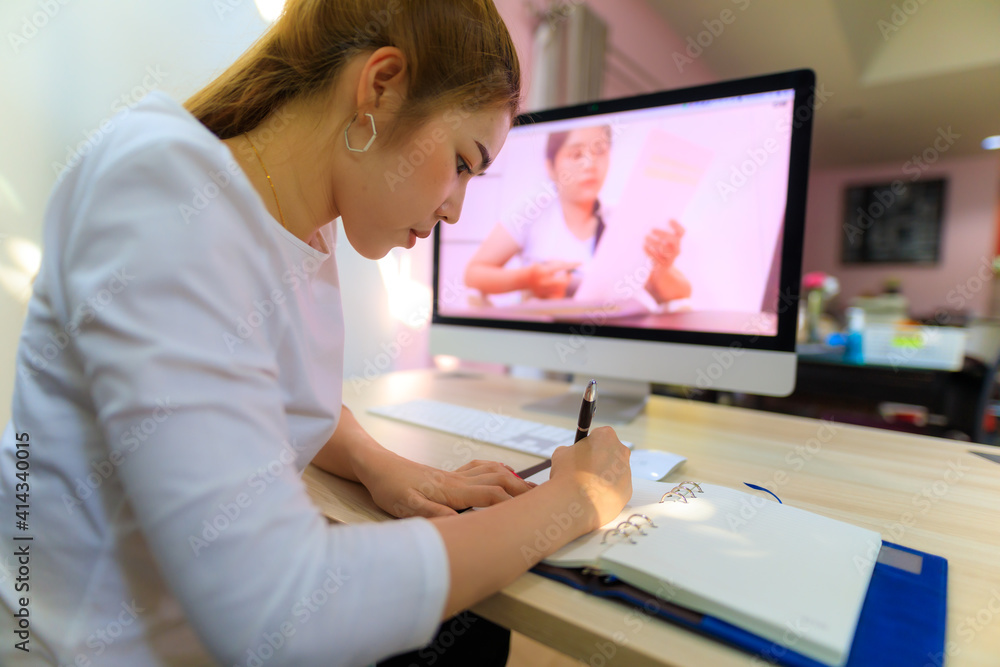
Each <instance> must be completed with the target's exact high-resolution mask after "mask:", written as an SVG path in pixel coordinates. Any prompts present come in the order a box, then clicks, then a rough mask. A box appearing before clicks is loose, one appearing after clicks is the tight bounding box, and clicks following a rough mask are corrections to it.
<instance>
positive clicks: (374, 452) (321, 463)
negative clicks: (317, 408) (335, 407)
mask: <svg viewBox="0 0 1000 667" xmlns="http://www.w3.org/2000/svg"><path fill="white" fill-rule="evenodd" d="M387 453H388V452H387V450H386V449H385V448H384V447H382V445H380V444H379V443H378V442H377V441H376V440H375V438H373V437H371V436H370V435H369V434H368V432H367V431H365V430H364V428H362V427H361V424H359V423H358V420H357V419H355V418H354V413H352V412H351V411H350V410H349V409H348V408H347V406H346V405H345V406H343V407H342V409H341V411H340V420H339V421H338V422H337V430H336V431H334V433H333V435H332V436H331V437H330V439H329V440H327V442H326V444H325V445H323V448H322V449H321V450H319V452H318V453H317V454H316V456H315V457H314V458H313V460H312V463H313V465H315V466H316V467H317V468H320V469H321V470H325V471H326V472H328V473H331V474H334V475H336V476H337V477H343V478H344V479H349V480H351V481H352V482H360V481H361V478H360V477H359V476H358V469H359V467H360V464H361V462H362V461H363V460H364V459H367V458H371V457H372V456H378V455H383V454H387Z"/></svg>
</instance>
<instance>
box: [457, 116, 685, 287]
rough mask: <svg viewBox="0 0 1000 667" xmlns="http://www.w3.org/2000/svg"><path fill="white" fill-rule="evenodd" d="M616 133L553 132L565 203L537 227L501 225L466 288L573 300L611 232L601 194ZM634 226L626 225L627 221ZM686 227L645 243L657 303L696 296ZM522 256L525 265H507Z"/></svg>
mask: <svg viewBox="0 0 1000 667" xmlns="http://www.w3.org/2000/svg"><path fill="white" fill-rule="evenodd" d="M610 151H611V127H610V126H608V125H599V126H595V127H585V128H577V129H574V130H570V131H568V132H553V133H552V134H550V135H549V137H548V141H547V143H546V148H545V163H546V168H547V171H548V175H549V178H550V179H551V180H552V182H553V183H554V184H555V187H556V191H557V193H558V197H557V198H555V199H554V201H553V203H552V204H551V205H550V206H548V207H546V208H545V209H544V210H543V211H542V213H541V215H539V216H538V217H537V218H535V219H534V220H531V221H527V222H526V221H525V220H524V218H523V217H519V218H518V219H517V220H515V221H504V222H500V223H498V224H497V225H496V226H495V227H494V228H493V230H492V231H491V232H490V234H489V236H487V237H486V239H485V240H484V241H483V243H482V244H481V245H480V246H479V249H478V250H477V251H476V254H475V255H473V257H472V259H471V260H470V261H469V265H468V267H467V268H466V272H465V282H466V284H467V285H468V286H469V287H472V288H473V289H477V290H479V291H480V292H481V293H482V294H484V295H490V294H500V293H505V292H513V291H523V292H524V295H525V298H537V299H559V298H563V297H572V296H573V294H574V293H575V291H576V288H577V286H578V285H579V284H580V280H581V278H582V276H583V275H584V274H585V272H586V270H587V265H588V264H589V262H590V260H591V258H592V257H593V255H594V252H595V251H596V249H597V246H598V244H599V243H600V240H601V235H602V234H603V233H604V230H605V216H606V213H605V212H604V211H603V210H602V208H601V202H600V199H599V195H600V192H601V189H602V188H603V187H604V181H605V179H606V178H607V175H608V165H609V160H610ZM621 222H622V224H627V221H621ZM683 235H684V228H683V227H682V226H681V225H680V223H678V222H677V221H676V220H671V221H670V222H669V230H668V229H653V230H652V231H651V232H650V233H649V234H648V235H647V236H646V237H645V239H644V240H643V249H644V251H645V253H646V255H647V256H648V257H649V258H650V259H651V260H652V268H651V270H650V274H649V279H648V281H647V282H646V285H645V287H646V290H647V291H648V292H649V293H650V295H652V296H653V298H655V299H656V300H657V301H658V302H660V303H665V302H668V301H671V300H674V299H684V298H687V297H689V296H690V295H691V285H690V283H689V282H688V280H687V278H685V277H684V275H683V274H682V273H681V272H680V271H679V270H678V269H677V268H676V267H675V266H674V260H676V259H677V256H678V255H679V254H680V242H681V237H683ZM515 257H517V258H519V260H520V262H519V264H520V265H519V266H517V267H515V268H508V267H507V263H508V262H510V260H511V259H513V258H515Z"/></svg>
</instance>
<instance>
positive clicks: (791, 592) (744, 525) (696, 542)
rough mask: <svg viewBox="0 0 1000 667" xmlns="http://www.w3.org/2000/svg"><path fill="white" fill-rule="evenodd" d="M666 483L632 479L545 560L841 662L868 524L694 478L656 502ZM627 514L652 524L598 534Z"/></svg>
mask: <svg viewBox="0 0 1000 667" xmlns="http://www.w3.org/2000/svg"><path fill="white" fill-rule="evenodd" d="M673 487H674V484H672V483H658V482H645V481H643V480H634V481H633V495H632V500H631V501H630V503H629V507H626V509H625V510H624V511H623V512H622V513H621V514H620V515H619V516H618V517H616V518H615V520H614V521H611V522H609V523H608V524H607V525H605V526H603V527H602V529H601V530H598V531H595V532H593V533H590V534H588V535H585V536H583V537H581V538H579V539H577V540H575V541H574V542H571V543H570V544H568V545H567V546H566V547H564V548H563V549H560V550H559V551H557V552H556V553H555V554H553V555H552V556H551V557H550V558H547V559H545V562H546V563H550V564H553V565H561V566H563V567H582V566H585V565H589V566H594V567H597V568H599V569H601V570H604V571H606V572H609V573H612V574H614V575H615V576H617V577H618V578H619V579H621V580H623V581H625V582H627V583H630V584H632V585H633V586H636V587H637V588H641V589H643V590H645V591H648V592H650V593H653V594H655V595H658V596H660V597H663V598H664V599H666V600H669V601H671V602H675V603H676V604H679V605H681V606H683V607H687V608H689V609H694V610H696V611H700V612H702V613H705V614H709V615H711V616H714V617H716V618H719V619H722V620H725V621H727V622H729V623H732V624H733V625H736V626H738V627H741V628H744V629H746V630H749V631H750V632H753V633H755V634H757V635H759V636H761V637H764V638H765V639H768V640H770V641H774V642H775V643H777V644H780V645H782V646H786V647H789V648H792V649H794V650H796V651H798V652H799V653H802V654H803V655H806V656H808V657H811V658H814V659H816V660H819V661H820V662H824V663H826V664H830V665H843V664H844V663H845V662H846V661H847V657H848V654H849V652H850V647H851V644H852V642H853V638H854V631H855V628H856V627H857V622H858V616H859V615H860V613H861V606H862V604H863V602H864V598H865V594H866V593H867V590H868V583H869V581H870V580H871V574H872V569H873V568H874V565H875V564H874V562H873V560H872V559H870V558H868V557H867V554H869V553H871V547H872V545H878V544H881V536H880V535H879V534H878V533H877V532H874V531H870V530H867V529H864V528H859V527H857V526H853V525H851V524H848V523H844V522H842V521H836V520H834V519H829V518H827V517H824V516H821V515H819V514H814V513H812V512H807V511H805V510H801V509H798V508H795V507H791V506H789V505H782V504H779V503H778V502H776V501H775V500H773V499H770V498H768V497H766V496H765V495H764V494H759V493H754V494H750V493H746V492H743V491H737V490H735V489H730V488H728V487H724V486H717V485H713V484H701V488H702V489H703V491H704V493H698V494H696V497H695V498H692V499H690V500H689V502H687V503H684V502H672V501H667V502H664V503H660V502H659V499H660V497H661V496H662V495H663V493H665V492H666V491H669V490H670V489H671V488H673ZM636 512H641V513H643V514H646V515H648V516H649V517H650V518H651V519H652V520H653V521H654V522H655V523H656V524H657V527H656V528H648V527H647V528H644V530H645V532H646V534H645V535H638V534H635V532H634V531H630V535H632V538H633V539H634V540H635V543H634V544H633V543H631V542H628V541H627V540H625V539H622V538H620V537H619V536H612V537H611V542H612V544H611V546H609V545H608V544H601V541H602V539H604V535H605V531H606V530H610V529H613V528H614V527H615V526H616V525H618V523H619V522H620V521H624V520H626V519H627V517H629V516H631V515H632V514H634V513H636Z"/></svg>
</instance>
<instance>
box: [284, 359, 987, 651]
mask: <svg viewBox="0 0 1000 667" xmlns="http://www.w3.org/2000/svg"><path fill="white" fill-rule="evenodd" d="M565 390H566V385H564V384H561V383H555V382H542V381H535V380H523V379H513V378H508V377H500V376H485V375H483V376H480V375H474V374H467V373H455V374H446V373H439V372H436V371H412V372H403V373H393V374H389V375H386V376H382V377H380V378H378V379H376V380H374V381H373V382H371V383H370V384H368V385H366V386H364V387H360V388H358V387H355V385H354V384H352V383H351V382H348V383H345V385H344V402H345V404H347V405H348V406H349V407H351V408H352V410H353V411H354V414H355V415H356V416H357V418H358V419H359V420H360V421H361V423H362V424H363V425H364V426H365V428H367V429H368V430H369V431H370V432H371V433H372V435H374V436H375V437H376V438H377V439H378V440H379V441H380V442H382V443H383V444H384V445H385V446H387V447H390V448H392V449H394V450H395V451H397V452H399V453H401V454H404V455H406V456H408V457H410V458H412V459H414V460H417V461H421V462H423V463H428V464H431V465H436V466H438V467H441V468H448V469H452V468H457V467H458V466H460V465H462V464H464V463H466V462H467V461H469V460H471V459H472V458H480V459H494V460H499V461H503V462H504V463H507V464H508V465H510V466H513V467H514V468H515V469H521V468H523V467H527V466H528V465H530V464H532V463H536V462H537V461H538V460H539V459H538V458H537V457H534V456H531V455H528V454H521V453H518V452H513V451H510V450H507V449H503V448H499V447H493V446H491V445H485V444H477V443H471V442H469V441H463V440H461V439H458V438H455V437H453V436H448V435H445V434H443V433H439V432H435V431H430V430H427V429H421V428H418V427H412V426H407V425H405V424H401V423H399V422H394V421H391V420H388V419H384V418H381V417H375V416H373V415H369V414H367V413H366V412H365V410H366V409H367V407H368V406H371V405H377V404H382V403H392V402H399V401H404V400H409V399H412V398H421V397H426V398H436V399H440V400H443V401H448V402H452V403H456V404H461V405H468V406H470V407H475V408H480V409H486V410H494V411H497V412H499V413H500V414H503V415H510V416H516V417H525V418H528V419H532V420H535V421H544V422H548V423H552V424H555V425H557V426H563V427H567V428H573V427H575V424H574V423H573V420H572V419H560V418H557V417H552V416H546V415H543V414H541V413H530V412H525V411H522V410H520V409H519V406H520V405H522V404H524V403H525V402H528V401H530V400H534V399H538V398H544V397H546V396H551V395H554V394H558V393H560V392H563V391H565ZM599 416H600V409H598V417H599ZM595 423H596V424H599V423H600V422H599V420H598V421H597V422H595ZM618 431H619V433H620V435H621V437H622V438H623V439H626V440H631V441H632V442H634V443H636V445H637V446H639V447H643V448H649V449H667V450H670V451H673V452H676V453H678V454H682V455H684V456H686V457H687V459H688V460H687V463H686V464H685V465H684V466H683V467H682V468H681V469H680V470H679V471H677V472H675V473H673V474H672V475H670V476H669V477H668V478H667V479H668V480H669V481H681V480H684V479H693V480H697V481H707V482H714V483H717V484H725V485H728V486H732V487H738V486H742V484H743V482H745V481H747V482H753V483H756V484H760V485H763V486H766V487H767V488H769V489H771V490H772V491H774V492H775V493H777V494H778V495H779V496H781V499H782V500H783V501H784V502H786V503H788V504H791V505H794V506H797V507H801V508H803V509H807V510H810V511H813V512H817V513H819V514H825V515H827V516H830V517H832V518H835V519H840V520H843V521H848V522H850V523H853V524H856V525H859V526H864V527H866V528H871V529H873V530H877V531H880V532H881V533H882V536H883V538H885V539H886V540H889V541H892V542H897V543H899V544H903V545H905V546H909V547H913V548H916V549H920V550H922V551H927V552H930V553H933V554H938V555H941V556H944V557H945V558H947V559H948V564H949V578H948V587H949V590H948V632H947V643H946V648H947V649H948V653H949V657H948V660H947V664H948V665H950V666H963V665H996V664H997V662H998V660H1000V521H998V519H1000V465H998V464H997V463H993V462H991V461H988V460H986V459H984V458H982V457H980V456H975V455H973V454H971V453H970V450H975V451H981V452H989V453H998V450H997V449H996V448H990V447H986V446H981V445H965V444H961V443H955V442H951V441H946V440H940V439H936V438H928V437H922V436H913V435H907V434H900V433H893V432H889V431H881V430H876V429H868V428H862V427H856V426H848V425H840V424H835V423H829V422H820V421H815V420H810V419H804V418H799V417H790V416H785V415H775V414H769V413H761V412H754V411H750V410H746V409H742V408H733V407H726V406H720V405H711V404H707V403H699V402H694V401H685V400H682V399H673V398H665V397H652V398H651V399H650V401H649V404H648V406H647V407H646V410H645V412H644V413H643V414H642V415H641V416H640V417H639V418H637V419H636V420H635V421H634V422H632V423H631V424H629V425H627V426H623V427H620V428H619V429H618ZM304 478H305V480H306V483H307V485H308V486H309V489H310V493H311V494H312V496H313V498H314V500H315V501H316V503H317V504H318V505H319V507H320V508H321V509H322V511H323V512H324V513H325V514H326V515H327V516H328V517H329V518H330V519H331V520H334V521H342V522H348V523H349V522H357V521H368V520H383V519H387V518H390V517H389V516H388V515H387V514H385V513H384V512H382V511H381V510H379V509H378V508H377V507H375V505H374V504H373V503H372V501H371V498H370V496H369V495H368V492H367V491H366V490H365V489H364V487H362V486H361V485H359V484H355V483H352V482H347V481H344V480H342V479H339V478H337V477H333V476H332V475H328V474H326V473H324V472H322V471H320V470H318V469H316V468H309V469H308V470H307V471H306V473H305V475H304ZM474 611H476V612H477V613H479V614H481V615H483V616H485V617H486V618H488V619H490V620H492V621H494V622H497V623H500V624H501V625H504V626H507V627H509V628H511V629H513V630H515V631H517V632H520V633H522V634H525V635H527V636H529V637H532V638H534V639H536V640H538V641H541V642H543V643H545V644H548V645H550V646H552V647H554V648H555V649H557V650H559V651H561V652H563V653H566V654H568V655H570V656H572V657H574V658H578V659H580V660H582V661H584V663H586V664H589V665H603V664H609V665H629V666H630V667H641V666H643V665H701V666H712V667H715V666H721V667H726V666H730V665H750V664H761V662H760V661H755V659H754V658H753V657H752V656H750V655H748V654H745V653H743V652H740V651H737V650H736V649H732V648H728V647H726V646H724V645H723V644H720V643H717V642H715V641H712V640H710V639H707V638H704V637H701V636H699V635H696V634H694V633H691V632H688V631H686V630H683V629H681V628H679V627H676V626H673V625H670V624H669V623H665V622H662V621H659V620H657V619H651V618H647V617H644V616H642V615H641V614H639V613H637V612H636V611H634V610H632V609H630V608H629V607H626V606H622V605H620V604H617V603H614V602H610V601H606V600H599V599H596V598H594V597H591V596H588V595H586V594H584V593H581V592H579V591H576V590H574V589H572V588H570V587H568V586H564V585H561V584H558V583H556V582H553V581H550V580H547V579H544V578H542V577H540V576H537V575H534V574H531V573H528V574H525V575H524V576H522V577H521V578H520V579H518V580H517V581H515V582H514V583H513V584H511V585H510V586H508V587H507V588H505V589H504V590H502V591H501V592H499V593H497V594H496V595H494V596H492V597H491V598H489V599H487V600H485V601H484V602H482V603H480V604H479V605H477V606H476V607H475V608H474ZM927 664H928V665H933V666H935V667H937V665H940V664H941V658H940V657H936V656H928V658H927Z"/></svg>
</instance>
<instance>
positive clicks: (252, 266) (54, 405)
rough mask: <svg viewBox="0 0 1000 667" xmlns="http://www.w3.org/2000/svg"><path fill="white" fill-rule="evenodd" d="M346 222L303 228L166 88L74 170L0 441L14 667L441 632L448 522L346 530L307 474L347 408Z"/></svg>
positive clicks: (263, 652) (324, 657)
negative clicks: (292, 225)
mask: <svg viewBox="0 0 1000 667" xmlns="http://www.w3.org/2000/svg"><path fill="white" fill-rule="evenodd" d="M334 229H335V228H334V226H333V225H332V224H330V225H327V226H326V227H324V228H323V229H321V230H320V233H319V234H317V236H316V237H315V241H314V242H313V244H312V245H309V244H306V243H304V242H303V241H301V240H299V239H298V238H296V237H295V236H293V235H292V234H291V233H289V232H288V231H286V230H285V229H284V228H283V227H282V226H281V225H280V224H279V223H278V222H277V221H276V220H275V219H274V218H273V217H271V216H270V214H269V213H268V212H267V209H266V208H265V207H264V204H263V201H262V200H261V198H260V196H259V195H258V194H257V192H256V190H254V189H253V187H252V186H251V184H250V182H249V181H248V180H247V178H246V176H245V175H244V174H243V172H242V171H241V170H240V168H239V167H238V166H237V163H236V162H235V160H234V159H233V156H232V154H231V153H230V152H229V149H228V147H227V146H226V145H225V144H224V143H222V142H221V141H219V140H218V139H217V138H216V137H215V136H214V135H213V134H212V133H211V132H210V131H208V130H207V129H206V128H205V127H204V126H203V125H202V124H201V123H200V122H198V120H197V119H195V118H194V117H193V116H191V115H190V114H189V113H188V112H187V111H186V110H185V109H184V108H183V107H182V106H181V105H180V104H178V103H177V102H175V101H174V100H172V99H171V98H170V97H169V96H167V95H165V94H164V93H161V92H154V93H151V94H150V95H149V96H147V97H146V98H145V99H144V100H143V101H142V102H141V103H140V104H139V105H138V106H136V107H135V108H134V109H131V110H124V111H123V112H121V113H120V114H119V115H118V116H116V117H115V119H114V120H113V127H112V128H111V130H110V131H109V132H107V133H105V134H104V135H103V138H102V139H101V140H100V143H99V144H98V145H97V146H95V147H93V149H92V150H91V151H90V152H89V153H88V154H87V155H86V156H85V157H84V158H83V159H82V160H81V161H80V163H79V164H77V165H76V166H74V167H72V168H71V169H70V170H69V171H68V172H67V173H65V174H64V175H63V177H62V179H61V181H60V182H59V183H58V185H57V187H56V188H55V190H54V192H53V194H52V197H51V200H50V202H49V207H48V210H47V212H46V217H45V226H44V240H43V261H42V267H41V271H40V274H39V276H38V278H37V280H36V282H35V285H34V295H33V297H32V299H31V302H30V304H29V308H28V317H27V321H26V322H25V325H24V329H23V331H22V334H21V339H20V345H19V347H18V354H17V372H18V375H17V379H16V385H15V392H14V400H13V406H12V415H13V418H12V421H11V423H10V424H9V425H8V426H7V429H6V430H5V432H4V433H3V437H2V441H0V471H2V473H0V507H2V510H3V517H2V519H0V542H2V544H3V545H4V547H3V552H0V566H2V567H0V636H2V637H3V638H4V639H3V641H2V642H0V663H2V664H4V665H11V664H39V663H40V662H41V663H45V662H47V663H51V664H60V665H78V664H79V665H86V664H93V665H130V666H131V665H174V664H176V665H201V664H212V663H213V662H215V661H217V662H219V663H224V664H226V665H266V664H283V665H289V664H295V665H313V664H315V665H333V664H336V665H363V664H367V663H371V662H373V661H375V660H376V659H378V658H381V657H384V656H386V655H389V654H393V653H397V652H400V651H403V650H406V649H413V648H416V647H419V646H421V645H423V644H426V643H427V642H429V641H430V640H431V638H432V637H433V635H434V632H435V630H436V629H437V627H438V624H439V619H440V615H441V613H442V611H443V609H444V604H445V598H446V596H447V592H448V586H449V575H448V560H447V553H446V551H445V548H444V544H443V541H442V539H441V537H440V534H439V533H438V532H437V530H436V529H435V528H434V527H433V525H432V524H431V523H430V522H428V521H426V520H424V519H407V520H401V521H394V522H389V523H383V524H377V525H376V524H370V525H356V526H349V527H345V526H333V525H330V524H328V523H327V521H326V520H325V519H324V518H323V517H322V516H321V515H320V513H319V512H318V511H317V509H316V508H315V506H314V505H313V504H312V502H311V501H310V499H309V497H308V495H307V494H306V491H305V487H304V485H303V482H302V479H301V474H302V471H303V469H304V468H305V466H306V465H307V464H308V463H309V462H310V461H311V460H312V458H313V457H314V456H315V454H316V453H317V452H318V451H319V450H320V448H321V447H322V446H323V445H324V444H325V443H326V441H327V440H328V439H329V437H330V435H331V434H332V433H333V431H334V429H335V427H336V425H337V421H338V418H339V416H340V409H341V387H342V380H343V378H342V374H343V340H344V333H343V328H344V325H343V315H342V312H341V301H340V285H339V282H338V279H337V269H336V264H335V261H334V257H333V254H332V250H333V247H334V245H335V243H336V239H335V238H334ZM24 434H27V435H24ZM18 437H20V439H21V440H22V441H23V440H25V439H27V440H28V442H29V445H27V446H26V447H24V446H22V447H21V449H22V450H26V451H27V452H28V456H27V458H26V459H24V457H25V455H24V453H23V452H22V453H21V458H22V459H23V460H27V461H28V463H27V465H28V466H29V467H28V475H27V484H28V487H27V488H28V494H27V496H26V497H27V500H28V503H27V504H29V505H30V509H29V514H28V518H27V521H26V524H27V529H26V530H21V529H18V528H17V527H16V526H15V517H14V512H15V505H16V504H17V503H20V502H21V500H19V499H18V496H17V494H18V493H20V492H22V491H23V490H24V488H25V487H17V486H16V485H17V484H19V483H25V482H23V481H22V480H19V479H18V478H17V477H16V476H15V474H16V470H17V469H16V462H17V460H18V459H17V450H18V447H17V444H18V443H17V439H18ZM23 465H24V464H22V467H23ZM23 498H24V496H22V499H23ZM15 536H18V537H28V536H30V537H31V539H30V540H21V541H16V542H15V541H14V540H13V538H14V537H15ZM11 545H19V546H23V545H27V549H28V552H29V556H28V560H29V565H28V567H29V569H30V575H29V576H28V577H27V578H25V579H23V580H20V581H19V579H20V577H19V568H20V567H21V564H19V563H18V559H17V557H12V556H13V554H14V549H15V547H13V546H11ZM21 572H22V574H23V571H21ZM22 598H26V600H22ZM25 601H26V602H27V604H26V605H25V604H24V602H25ZM25 606H26V607H27V609H28V614H29V619H30V620H29V622H30V641H29V643H28V644H27V645H25V646H26V647H27V648H29V649H30V653H25V652H23V651H21V650H19V649H17V648H16V646H17V642H18V641H19V640H18V639H17V637H16V635H15V634H14V631H15V629H16V626H17V619H16V617H15V616H14V614H15V613H18V612H19V610H21V609H22V607H25ZM21 613H23V612H21ZM12 638H13V639H12Z"/></svg>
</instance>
